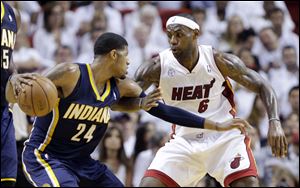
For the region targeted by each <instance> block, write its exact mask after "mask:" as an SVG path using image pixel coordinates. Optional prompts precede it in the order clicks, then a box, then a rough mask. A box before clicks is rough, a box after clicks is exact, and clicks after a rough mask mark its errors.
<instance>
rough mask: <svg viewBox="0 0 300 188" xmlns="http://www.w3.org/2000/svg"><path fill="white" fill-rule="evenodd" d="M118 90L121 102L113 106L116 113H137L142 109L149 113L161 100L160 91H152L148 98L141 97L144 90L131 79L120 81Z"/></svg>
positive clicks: (118, 81)
mask: <svg viewBox="0 0 300 188" xmlns="http://www.w3.org/2000/svg"><path fill="white" fill-rule="evenodd" d="M117 85H118V89H119V92H120V100H119V101H118V102H117V103H115V104H113V105H112V106H111V109H112V110H114V111H121V112H136V111H139V110H140V109H143V110H146V111H148V110H149V109H151V108H152V107H155V106H157V105H158V104H157V103H156V101H158V100H160V99H161V98H160V96H161V94H160V91H159V90H158V89H156V90H154V91H152V92H151V93H149V95H147V96H146V97H141V96H140V94H141V93H142V88H141V87H140V86H139V85H138V84H137V83H136V82H134V81H133V80H131V79H128V78H126V79H124V80H121V79H118V80H117Z"/></svg>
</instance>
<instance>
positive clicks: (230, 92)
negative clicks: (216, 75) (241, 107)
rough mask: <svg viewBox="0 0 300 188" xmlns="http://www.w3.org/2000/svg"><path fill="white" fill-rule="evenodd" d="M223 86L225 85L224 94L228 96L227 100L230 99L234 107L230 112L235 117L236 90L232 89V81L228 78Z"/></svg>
mask: <svg viewBox="0 0 300 188" xmlns="http://www.w3.org/2000/svg"><path fill="white" fill-rule="evenodd" d="M222 86H224V87H225V89H224V90H223V92H222V94H223V95H224V96H225V97H226V98H227V100H228V101H229V103H230V105H231V107H232V109H231V110H230V111H229V113H230V114H231V115H232V116H233V117H235V115H236V106H235V102H234V91H233V89H232V86H231V84H230V81H229V80H228V79H227V78H226V79H225V81H224V82H223V84H222Z"/></svg>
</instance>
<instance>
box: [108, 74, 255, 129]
mask: <svg viewBox="0 0 300 188" xmlns="http://www.w3.org/2000/svg"><path fill="white" fill-rule="evenodd" d="M117 84H118V89H119V92H120V96H121V99H120V100H119V101H118V102H117V103H115V104H114V105H112V106H111V109H112V110H117V111H125V112H133V111H137V110H140V109H144V110H146V111H147V112H148V113H149V114H151V115H153V116H155V117H158V118H160V119H162V120H165V121H168V122H170V123H174V124H178V125H181V126H185V127H193V128H200V129H203V128H204V129H211V130H217V131H226V130H229V129H234V128H238V129H240V130H241V131H242V132H245V129H246V128H249V127H250V125H249V123H248V122H247V121H245V120H242V119H232V120H229V121H226V122H214V121H211V120H208V119H204V118H202V117H199V116H197V115H194V114H193V113H190V112H188V111H185V110H183V109H180V108H177V107H173V106H168V105H165V104H163V103H161V102H158V101H159V100H160V99H161V91H160V88H157V89H155V90H154V91H152V92H150V93H149V94H148V95H146V94H145V93H144V92H142V89H141V88H140V86H139V85H138V84H137V83H136V82H134V81H132V80H130V79H125V80H118V83H117Z"/></svg>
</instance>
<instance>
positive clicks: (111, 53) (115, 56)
mask: <svg viewBox="0 0 300 188" xmlns="http://www.w3.org/2000/svg"><path fill="white" fill-rule="evenodd" d="M117 55H118V54H117V50H116V49H113V50H111V51H110V52H109V56H110V58H112V59H113V60H115V59H117Z"/></svg>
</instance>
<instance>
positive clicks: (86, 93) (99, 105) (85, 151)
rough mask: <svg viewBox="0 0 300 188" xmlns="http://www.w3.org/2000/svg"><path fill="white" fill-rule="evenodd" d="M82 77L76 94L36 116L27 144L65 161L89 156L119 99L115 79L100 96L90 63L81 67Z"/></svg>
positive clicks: (75, 91) (107, 84)
mask: <svg viewBox="0 0 300 188" xmlns="http://www.w3.org/2000/svg"><path fill="white" fill-rule="evenodd" d="M78 66H79V67H80V72H81V74H80V78H79V80H78V82H77V84H76V86H75V89H74V90H73V91H72V93H71V94H70V95H69V96H68V97H66V98H64V99H60V100H59V102H58V105H57V106H56V107H55V108H54V109H53V111H52V112H50V113H49V114H48V115H46V116H43V117H36V119H35V122H34V127H33V130H32V133H31V136H30V137H29V141H27V142H26V145H30V146H33V147H35V148H38V150H40V151H42V152H44V151H45V152H46V153H49V154H53V155H54V156H55V157H57V158H61V159H74V158H81V157H87V156H89V155H90V154H91V153H92V152H93V151H94V149H95V148H96V146H97V145H98V144H99V141H100V140H101V138H102V137H103V135H104V133H105V131H106V129H107V125H108V122H109V120H110V113H109V107H110V106H111V105H112V104H113V103H115V102H116V101H118V100H119V98H120V94H119V90H118V88H117V85H116V81H115V79H114V78H111V79H110V80H108V81H107V82H106V84H105V87H104V91H103V93H102V95H100V94H99V93H98V90H97V89H96V85H95V82H94V79H93V74H92V71H91V68H90V65H89V64H78Z"/></svg>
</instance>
